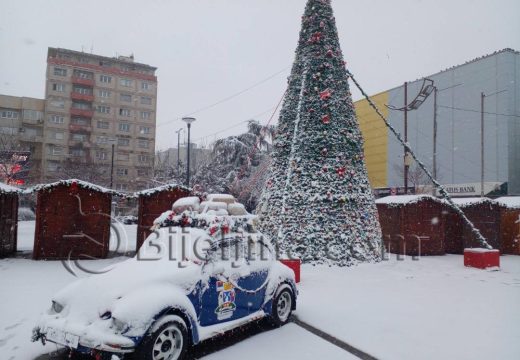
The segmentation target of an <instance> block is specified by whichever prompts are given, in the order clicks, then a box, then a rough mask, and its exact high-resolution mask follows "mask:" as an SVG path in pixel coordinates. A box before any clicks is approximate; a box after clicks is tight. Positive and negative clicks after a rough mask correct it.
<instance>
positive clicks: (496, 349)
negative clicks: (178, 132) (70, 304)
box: [0, 222, 520, 360]
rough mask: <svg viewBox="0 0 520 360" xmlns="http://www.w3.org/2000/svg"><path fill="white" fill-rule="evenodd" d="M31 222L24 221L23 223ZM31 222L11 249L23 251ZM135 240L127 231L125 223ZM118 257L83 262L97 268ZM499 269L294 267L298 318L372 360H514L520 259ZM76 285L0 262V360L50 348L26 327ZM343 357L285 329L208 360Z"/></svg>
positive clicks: (23, 263)
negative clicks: (299, 276)
mask: <svg viewBox="0 0 520 360" xmlns="http://www.w3.org/2000/svg"><path fill="white" fill-rule="evenodd" d="M31 223H32V224H31ZM31 226H32V227H34V222H21V223H20V225H19V235H20V236H19V238H20V240H19V243H20V245H21V247H22V248H23V249H25V250H30V249H32V236H33V235H32V234H33V232H34V230H31ZM125 228H128V229H127V230H129V231H133V233H130V234H129V235H128V237H129V240H130V244H133V243H134V242H135V240H134V239H135V225H134V226H125ZM125 259H126V258H124V257H118V258H114V259H107V260H98V261H90V262H89V263H88V265H87V266H88V267H89V268H92V269H100V268H103V267H105V266H107V265H110V264H113V263H116V262H119V261H123V260H125ZM501 265H502V267H501V270H500V271H483V270H477V269H470V268H465V267H464V266H463V261H462V256H456V255H447V256H440V257H426V258H420V259H419V261H413V260H412V259H411V258H406V259H405V260H404V261H397V260H396V259H395V258H394V257H392V258H391V259H390V260H389V261H384V262H381V263H379V264H364V265H359V266H356V267H352V268H329V267H324V266H316V267H313V266H307V265H305V266H303V269H302V283H301V284H300V298H299V301H298V311H297V316H298V317H299V318H300V319H301V320H303V321H305V322H307V323H309V324H311V325H312V326H314V327H316V328H319V329H320V330H323V331H325V332H327V333H329V334H331V335H333V336H335V337H337V338H339V339H341V340H343V341H345V342H347V343H349V344H350V345H353V346H355V347H358V348H360V349H361V350H363V351H365V352H367V353H369V354H371V355H373V356H376V357H377V358H380V359H399V360H406V359H418V358H420V359H520V257H518V256H517V257H515V256H503V257H501ZM74 279H75V278H74V277H73V276H72V275H71V274H70V273H68V272H67V271H66V270H65V269H64V267H63V266H62V264H61V262H59V261H58V262H54V261H52V262H51V261H32V260H28V259H3V260H0V289H1V293H0V294H1V295H0V299H1V300H0V304H1V305H2V306H1V307H0V355H1V356H0V359H7V360H15V359H17V360H30V359H34V358H35V357H36V356H38V355H40V354H43V353H47V352H50V351H52V350H53V349H54V348H53V347H52V345H47V346H45V347H43V346H42V345H41V344H39V343H31V342H30V336H31V329H32V327H33V326H34V323H35V321H36V319H37V318H38V316H39V314H40V312H41V311H43V310H44V309H46V308H47V307H49V306H50V299H51V297H52V295H53V294H54V293H55V292H56V291H58V290H60V289H61V288H63V287H64V286H65V285H67V284H68V283H70V282H72V281H73V280H74ZM280 354H283V358H286V359H307V358H308V359H311V358H313V359H314V358H318V357H321V358H323V359H350V358H354V357H353V356H351V355H349V354H348V353H346V352H345V351H343V350H341V349H340V348H337V347H335V346H333V345H331V344H329V343H328V342H325V341H324V340H322V339H321V338H319V337H317V336H315V335H313V334H311V333H309V332H307V331H306V330H303V329H302V328H300V327H298V326H296V325H294V324H290V325H288V326H286V327H283V328H281V329H277V330H273V331H268V332H264V333H261V334H259V335H256V336H253V337H251V338H249V339H247V340H245V341H242V342H240V343H238V344H236V345H234V346H232V347H230V348H226V349H224V350H222V351H219V352H217V353H214V354H211V355H209V356H207V357H206V358H207V359H224V358H229V357H243V356H246V355H247V358H251V359H269V358H272V359H275V358H281V356H280Z"/></svg>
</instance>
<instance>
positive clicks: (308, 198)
mask: <svg viewBox="0 0 520 360" xmlns="http://www.w3.org/2000/svg"><path fill="white" fill-rule="evenodd" d="M303 19H304V20H302V31H301V33H300V34H301V35H300V40H299V42H298V48H297V49H296V58H295V63H294V66H293V68H292V73H291V76H290V81H289V84H288V89H287V93H286V94H287V95H286V97H285V100H284V104H283V107H282V109H281V111H280V118H279V122H278V123H279V126H280V128H282V129H284V131H283V132H280V133H279V134H278V135H277V137H276V138H275V143H274V144H275V146H274V151H273V154H272V162H271V168H270V176H269V181H268V182H267V183H266V186H265V188H264V191H263V193H262V196H261V199H260V202H259V206H258V208H257V213H258V215H259V230H260V231H262V232H263V233H264V234H266V235H267V236H269V237H270V238H271V239H272V240H273V241H274V242H275V243H276V245H277V246H278V247H279V248H280V250H281V251H282V252H286V253H288V254H291V256H297V257H299V258H301V259H302V261H303V262H307V263H312V264H328V265H339V266H349V265H353V264H357V263H360V262H373V261H379V260H380V259H381V229H380V227H379V222H378V220H377V209H376V207H375V201H374V196H373V194H372V191H371V189H370V184H369V182H368V175H367V171H366V166H365V162H364V157H363V138H362V136H361V132H360V130H359V126H358V123H357V119H356V116H355V112H354V106H353V103H352V99H351V94H350V91H349V85H348V77H347V72H346V69H345V66H346V62H344V60H343V55H342V52H341V47H340V43H339V39H338V34H337V29H336V23H335V20H334V17H333V12H332V7H331V5H330V1H329V0H308V2H307V6H306V9H305V14H304V17H303ZM322 24H323V26H322ZM309 34H312V35H311V36H309ZM318 74H319V76H318ZM331 119H334V121H331ZM320 121H321V123H320ZM324 125H327V126H326V129H327V131H324ZM277 144H282V145H281V146H280V145H277ZM294 160H297V165H298V166H297V167H294V166H292V164H293V161H294ZM331 248H333V249H334V256H333V257H331V256H329V255H330V251H329V249H331Z"/></svg>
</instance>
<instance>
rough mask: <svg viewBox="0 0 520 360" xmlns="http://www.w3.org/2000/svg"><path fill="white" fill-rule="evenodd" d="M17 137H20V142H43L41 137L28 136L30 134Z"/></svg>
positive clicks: (21, 134)
mask: <svg viewBox="0 0 520 360" xmlns="http://www.w3.org/2000/svg"><path fill="white" fill-rule="evenodd" d="M19 137H20V141H25V142H37V143H41V142H43V136H42V135H30V134H26V133H20V135H19Z"/></svg>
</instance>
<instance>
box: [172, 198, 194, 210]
mask: <svg viewBox="0 0 520 360" xmlns="http://www.w3.org/2000/svg"><path fill="white" fill-rule="evenodd" d="M199 208H200V199H199V197H198V196H188V197H184V198H180V199H179V200H177V201H176V202H174V203H173V206H172V210H173V211H175V212H176V213H177V214H179V213H182V212H184V211H186V210H188V211H199Z"/></svg>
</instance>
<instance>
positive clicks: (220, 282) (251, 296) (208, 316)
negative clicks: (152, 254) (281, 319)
mask: <svg viewBox="0 0 520 360" xmlns="http://www.w3.org/2000/svg"><path fill="white" fill-rule="evenodd" d="M246 254H247V251H246V250H245V244H244V242H243V241H242V240H240V239H238V240H237V239H231V240H229V241H220V242H219V243H218V245H217V246H216V247H215V249H212V250H210V252H209V253H208V259H207V264H205V266H204V270H203V271H206V272H207V273H208V274H209V281H208V284H207V286H205V284H202V285H201V293H200V303H199V304H200V313H199V322H200V324H201V325H202V326H208V325H214V324H219V323H223V322H226V321H231V320H236V319H240V318H242V317H245V316H248V315H249V314H251V313H253V312H255V311H257V310H258V309H260V307H261V305H262V303H263V297H264V295H265V286H262V285H264V283H265V281H266V279H267V272H265V271H264V272H263V271H255V272H251V271H250V268H249V263H248V259H247V256H246Z"/></svg>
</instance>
